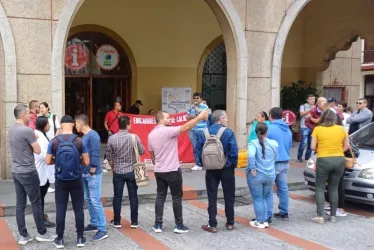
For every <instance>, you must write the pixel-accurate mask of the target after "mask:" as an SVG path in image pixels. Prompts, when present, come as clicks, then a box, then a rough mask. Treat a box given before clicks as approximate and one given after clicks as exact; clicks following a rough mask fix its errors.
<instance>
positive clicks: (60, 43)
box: [51, 0, 248, 147]
mask: <svg viewBox="0 0 374 250" xmlns="http://www.w3.org/2000/svg"><path fill="white" fill-rule="evenodd" d="M83 2H84V1H80V0H71V1H68V2H67V3H66V5H65V7H64V8H63V10H62V13H61V15H60V19H59V21H58V23H57V26H56V31H55V35H54V39H53V49H52V66H51V73H52V105H53V109H54V110H55V111H56V113H57V114H58V115H61V114H62V112H63V96H64V93H63V92H64V88H63V82H64V64H63V62H64V49H65V43H66V40H67V35H68V32H69V29H70V26H71V23H72V22H73V19H74V17H75V15H76V13H77V12H78V10H79V8H80V7H81V6H82V4H83ZM205 2H206V4H208V6H210V8H211V9H212V11H213V13H214V14H215V16H216V18H217V21H218V23H219V24H220V26H221V29H222V33H223V39H224V41H225V45H226V52H227V59H228V60H227V61H228V76H227V77H228V85H230V84H232V85H231V87H230V88H228V99H229V100H230V99H232V100H235V101H233V102H231V100H230V103H231V104H232V105H231V104H230V105H231V107H229V108H228V110H227V111H228V113H229V114H232V116H233V117H232V119H230V122H229V126H230V127H232V128H233V129H234V130H235V132H236V133H237V135H238V137H241V138H240V139H239V140H238V141H239V146H240V147H244V146H245V141H246V139H245V137H246V115H247V69H248V67H247V55H248V53H247V44H246V39H245V33H244V28H243V26H242V23H241V21H240V18H239V16H238V14H237V12H236V10H235V8H234V6H233V4H232V3H231V0H205Z"/></svg>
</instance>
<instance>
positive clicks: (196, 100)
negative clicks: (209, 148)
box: [187, 92, 208, 170]
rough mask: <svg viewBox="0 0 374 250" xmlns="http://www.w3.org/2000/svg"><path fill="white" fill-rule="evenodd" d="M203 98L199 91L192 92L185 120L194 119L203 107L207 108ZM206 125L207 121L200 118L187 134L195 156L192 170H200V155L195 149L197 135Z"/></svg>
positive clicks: (197, 139) (197, 140)
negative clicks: (190, 103) (191, 102)
mask: <svg viewBox="0 0 374 250" xmlns="http://www.w3.org/2000/svg"><path fill="white" fill-rule="evenodd" d="M202 101H203V99H202V97H201V93H197V92H196V93H194V94H193V105H192V106H191V107H190V108H189V109H188V111H187V121H189V120H192V119H194V118H195V117H197V116H198V115H199V114H200V112H201V111H203V110H204V109H208V106H207V105H206V104H204V103H203V102H202ZM207 127H208V123H207V121H204V120H201V121H200V122H199V123H198V124H197V125H196V126H195V127H193V128H192V129H191V130H190V132H188V135H189V137H190V141H191V144H192V148H193V153H194V158H195V166H194V167H193V168H192V170H202V169H203V168H202V163H201V161H200V155H199V154H198V151H197V149H196V148H197V144H198V142H199V135H200V134H202V131H203V130H204V129H205V128H207Z"/></svg>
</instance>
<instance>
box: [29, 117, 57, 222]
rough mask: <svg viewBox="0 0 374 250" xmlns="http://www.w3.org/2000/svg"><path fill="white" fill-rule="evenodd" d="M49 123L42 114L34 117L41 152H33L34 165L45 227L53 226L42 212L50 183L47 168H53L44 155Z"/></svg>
mask: <svg viewBox="0 0 374 250" xmlns="http://www.w3.org/2000/svg"><path fill="white" fill-rule="evenodd" d="M49 129H50V125H49V122H48V118H47V117H44V116H39V117H38V118H37V119H36V128H35V131H34V132H35V135H36V136H37V137H38V143H39V145H40V149H41V152H40V154H34V158H35V166H36V170H37V171H38V175H39V181H40V196H41V200H42V210H43V214H44V226H45V227H55V223H53V222H50V221H49V219H48V216H47V215H46V214H45V213H44V198H45V196H46V194H47V192H48V188H49V185H50V182H49V179H50V174H49V172H50V171H49V170H48V168H53V169H54V167H55V166H54V165H53V166H49V165H47V163H46V162H45V157H46V155H47V150H48V144H49V139H48V137H47V134H46V133H47V131H49Z"/></svg>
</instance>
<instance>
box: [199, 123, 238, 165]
mask: <svg viewBox="0 0 374 250" xmlns="http://www.w3.org/2000/svg"><path fill="white" fill-rule="evenodd" d="M221 127H222V125H221V124H213V125H212V126H210V127H209V128H208V130H209V134H211V135H216V134H217V132H218V130H219V129H220V128H221ZM221 142H222V146H223V151H224V153H225V156H226V159H227V160H226V167H234V168H235V167H236V166H237V165H238V153H239V151H238V144H237V143H236V139H235V134H234V132H233V131H232V130H231V129H229V128H226V130H225V132H223V134H222V136H221ZM204 143H205V135H204V133H203V132H201V133H200V134H199V142H198V143H197V145H196V150H197V152H198V154H199V157H200V161H201V163H202V162H203V161H202V159H201V154H202V153H203V146H204Z"/></svg>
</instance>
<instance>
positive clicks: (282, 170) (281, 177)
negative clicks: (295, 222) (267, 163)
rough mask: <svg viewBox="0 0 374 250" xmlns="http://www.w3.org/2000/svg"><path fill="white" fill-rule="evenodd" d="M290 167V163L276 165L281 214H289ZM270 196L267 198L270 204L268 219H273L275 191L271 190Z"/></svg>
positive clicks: (276, 182) (276, 181)
mask: <svg viewBox="0 0 374 250" xmlns="http://www.w3.org/2000/svg"><path fill="white" fill-rule="evenodd" d="M289 167H290V165H289V163H288V162H276V163H275V184H276V185H277V195H278V198H279V205H278V208H279V213H280V214H288V197H289V194H288V183H287V172H288V169H289ZM269 193H270V195H269V196H267V197H266V202H267V204H268V218H271V217H273V200H274V195H273V190H270V192H269Z"/></svg>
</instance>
